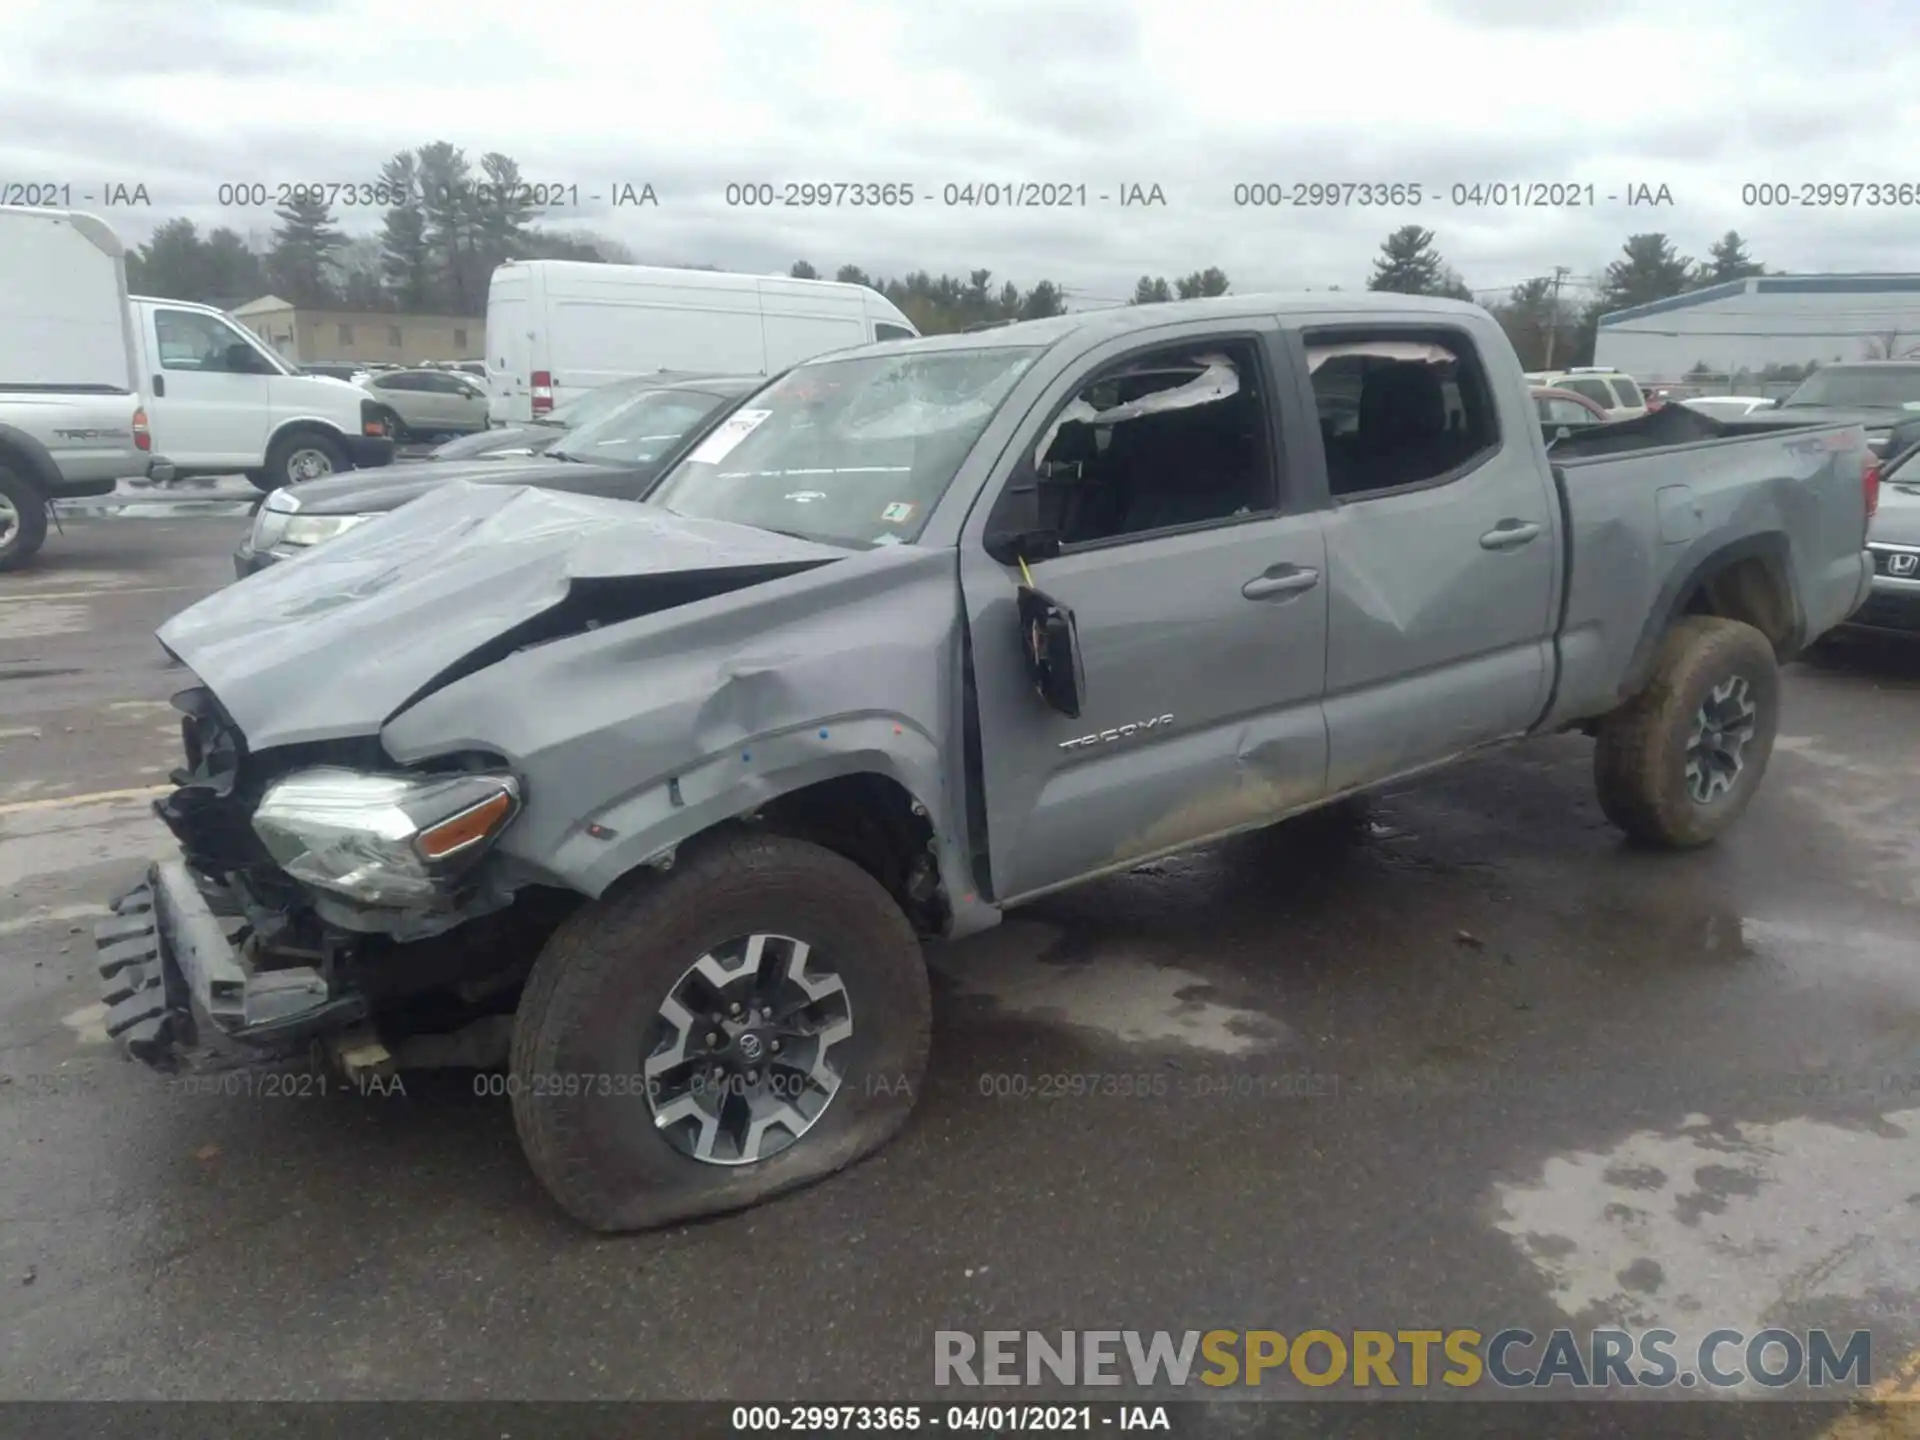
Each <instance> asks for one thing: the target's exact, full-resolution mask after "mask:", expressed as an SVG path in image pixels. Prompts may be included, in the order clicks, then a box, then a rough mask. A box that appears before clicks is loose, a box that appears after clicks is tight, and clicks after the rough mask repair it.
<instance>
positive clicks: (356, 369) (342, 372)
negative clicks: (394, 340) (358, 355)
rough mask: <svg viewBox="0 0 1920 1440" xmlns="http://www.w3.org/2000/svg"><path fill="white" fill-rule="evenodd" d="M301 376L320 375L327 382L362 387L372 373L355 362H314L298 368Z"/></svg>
mask: <svg viewBox="0 0 1920 1440" xmlns="http://www.w3.org/2000/svg"><path fill="white" fill-rule="evenodd" d="M300 373H301V374H302V375H322V376H325V377H326V378H327V379H329V380H345V381H346V382H347V383H348V384H349V385H363V384H365V383H366V380H367V377H368V376H370V375H371V374H373V371H372V370H370V369H368V368H367V366H365V365H363V364H361V363H360V362H359V361H357V360H352V361H348V360H316V361H313V362H311V363H309V364H306V365H302V366H301V367H300Z"/></svg>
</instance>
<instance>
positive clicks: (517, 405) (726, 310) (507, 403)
mask: <svg viewBox="0 0 1920 1440" xmlns="http://www.w3.org/2000/svg"><path fill="white" fill-rule="evenodd" d="M918 333H919V332H918V331H916V330H915V329H914V328H913V322H912V321H910V320H909V319H907V317H906V316H905V315H903V314H901V313H900V311H899V310H898V309H897V308H896V307H895V306H894V305H893V304H892V303H891V302H890V301H888V300H887V299H886V298H885V297H884V296H882V295H880V294H879V293H878V292H876V291H874V290H872V289H869V288H868V287H867V286H865V285H847V284H842V283H840V282H839V281H834V280H795V279H792V278H790V277H786V276H766V275H735V274H729V273H727V272H724V271H719V270H674V269H664V268H661V267H658V266H653V265H596V264H589V263H587V262H584V261H577V260H509V261H508V262H507V263H506V264H504V265H502V266H500V267H499V268H498V269H497V270H495V271H494V272H493V279H492V282H491V283H490V284H489V286H488V288H487V365H488V367H489V370H490V381H489V383H490V385H491V387H492V396H493V399H492V409H491V414H492V417H493V419H494V421H495V422H496V423H499V424H502V425H524V424H526V423H527V422H528V421H530V420H536V419H538V418H539V417H540V416H542V415H545V414H547V413H549V412H550V411H553V410H555V409H558V408H559V407H560V406H561V405H564V404H565V403H566V402H567V401H568V400H570V399H572V398H573V397H574V396H575V395H576V394H578V393H580V392H581V391H583V390H592V389H595V388H597V387H598V386H601V385H607V384H610V383H612V382H613V381H616V380H634V379H641V378H644V377H645V376H647V375H650V374H658V373H660V372H662V371H705V372H707V373H709V374H729V375H749V374H758V375H765V374H768V373H770V372H772V371H776V370H784V369H786V368H787V367H788V366H789V365H792V364H795V363H796V362H798V361H801V360H806V359H809V358H811V357H813V356H815V355H821V354H824V353H826V352H827V351H829V350H839V349H844V348H845V347H847V346H849V345H864V344H866V343H867V342H868V341H870V340H888V339H911V338H912V337H913V336H914V335H916V334H918Z"/></svg>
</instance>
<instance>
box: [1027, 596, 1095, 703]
mask: <svg viewBox="0 0 1920 1440" xmlns="http://www.w3.org/2000/svg"><path fill="white" fill-rule="evenodd" d="M1019 608H1020V634H1021V640H1022V649H1023V651H1024V653H1025V655H1026V660H1027V674H1028V675H1029V676H1030V677H1031V678H1032V680H1033V686H1034V689H1035V690H1037V691H1038V692H1039V694H1040V698H1041V699H1042V700H1044V701H1046V702H1047V704H1049V705H1050V706H1052V707H1053V708H1054V709H1055V710H1058V711H1059V712H1060V713H1061V714H1062V715H1066V716H1069V717H1073V718H1077V717H1078V716H1079V714H1080V702H1081V699H1082V697H1083V696H1084V695H1085V693H1086V688H1087V686H1086V668H1085V666H1084V664H1083V663H1082V661H1081V658H1080V633H1079V629H1078V627H1077V626H1075V624H1074V620H1073V612H1072V611H1071V610H1069V609H1067V607H1066V606H1064V605H1062V604H1060V603H1059V602H1058V601H1056V600H1055V599H1053V597H1052V596H1050V595H1047V594H1044V593H1043V592H1041V591H1039V590H1036V589H1034V588H1033V586H1031V585H1022V586H1021V587H1020V592H1019Z"/></svg>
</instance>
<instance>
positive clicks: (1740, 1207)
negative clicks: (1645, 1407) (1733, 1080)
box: [1495, 1110, 1920, 1355]
mask: <svg viewBox="0 0 1920 1440" xmlns="http://www.w3.org/2000/svg"><path fill="white" fill-rule="evenodd" d="M1916 1176H1920V1110H1901V1111H1896V1112H1893V1113H1890V1114H1887V1115H1884V1116H1881V1117H1880V1118H1879V1119H1878V1120H1877V1121H1872V1122H1867V1123H1864V1124H1862V1125H1860V1126H1857V1127H1849V1126H1845V1125H1837V1124H1832V1123H1829V1122H1826V1121H1821V1120H1811V1119H1805V1118H1797V1119H1792V1120H1785V1121H1781V1122H1779V1123H1777V1124H1757V1123H1756V1124H1748V1123H1743V1122H1740V1121H1733V1120H1720V1121H1716V1120H1713V1119H1710V1118H1709V1117H1707V1116H1705V1115H1690V1116H1687V1117H1686V1118H1685V1119H1684V1120H1683V1121H1682V1122H1681V1124H1680V1126H1679V1127H1678V1128H1676V1129H1674V1130H1671V1131H1657V1130H1643V1131H1640V1132H1638V1133H1637V1134H1633V1135H1630V1136H1628V1137H1627V1138H1626V1139H1625V1140H1622V1141H1621V1142H1620V1143H1619V1144H1618V1145H1616V1146H1614V1147H1613V1148H1612V1149H1611V1150H1607V1151H1605V1152H1574V1153H1570V1154H1566V1155H1560V1156H1555V1157H1554V1158H1552V1159H1550V1160H1548V1161H1547V1162H1546V1163H1545V1165H1544V1166H1542V1167H1541V1172H1540V1178H1539V1179H1538V1181H1536V1182H1535V1183H1533V1184H1530V1185H1502V1186H1500V1187H1498V1188H1497V1190H1496V1193H1495V1200H1496V1204H1497V1207H1498V1214H1499V1217H1500V1218H1499V1219H1498V1220H1497V1221H1496V1222H1495V1224H1496V1226H1497V1228H1498V1229H1499V1230H1501V1231H1502V1232H1503V1233H1505V1234H1506V1235H1507V1236H1508V1238H1509V1239H1511V1240H1512V1241H1513V1243H1514V1245H1515V1247H1516V1248H1517V1249H1518V1250H1519V1251H1520V1253H1521V1254H1523V1255H1524V1256H1525V1257H1526V1258H1527V1259H1528V1260H1529V1261H1530V1262H1531V1263H1532V1264H1533V1266H1534V1267H1535V1268H1536V1269H1537V1270H1538V1271H1539V1272H1540V1273H1541V1274H1542V1275H1543V1276H1544V1277H1545V1279H1546V1280H1547V1282H1548V1284H1549V1286H1550V1288H1551V1290H1552V1293H1553V1297H1554V1299H1555V1301H1556V1302H1557V1303H1558V1304H1559V1306H1560V1308H1561V1309H1562V1310H1564V1311H1565V1312H1566V1313H1567V1315H1568V1316H1569V1317H1582V1318H1595V1319H1596V1323H1613V1324H1619V1325H1624V1326H1629V1327H1633V1328H1649V1327H1664V1328H1666V1329H1670V1330H1673V1331H1674V1332H1676V1334H1677V1335H1678V1336H1679V1337H1680V1338H1679V1342H1678V1343H1677V1344H1676V1345H1675V1346H1674V1352H1675V1353H1676V1354H1678V1355H1687V1354H1691V1353H1695V1352H1697V1348H1698V1345H1699V1343H1700V1341H1701V1340H1702V1339H1703V1338H1704V1337H1705V1336H1706V1335H1707V1334H1709V1333H1711V1332H1712V1331H1714V1330H1717V1329H1722V1328H1725V1329H1736V1330H1744V1331H1746V1332H1748V1333H1749V1334H1752V1333H1753V1332H1755V1331H1758V1330H1761V1329H1764V1328H1766V1326H1767V1325H1768V1324H1769V1323H1774V1321H1775V1320H1776V1318H1777V1317H1779V1316H1780V1315H1782V1314H1786V1313H1794V1312H1801V1311H1803V1309H1804V1308H1805V1307H1812V1308H1813V1309H1815V1310H1821V1309H1824V1308H1831V1310H1832V1311H1833V1313H1837V1314H1846V1313H1856V1314H1857V1313H1859V1310H1860V1309H1861V1308H1863V1307H1865V1306H1868V1305H1870V1304H1872V1303H1873V1302H1874V1296H1875V1293H1876V1291H1879V1290H1881V1289H1882V1288H1883V1286H1884V1279H1885V1276H1886V1274H1887V1273H1888V1271H1889V1270H1892V1271H1894V1272H1896V1273H1898V1272H1900V1271H1902V1270H1905V1271H1906V1272H1907V1273H1908V1275H1909V1280H1908V1282H1907V1283H1908V1284H1911V1283H1912V1279H1911V1276H1912V1260H1913V1258H1914V1253H1916V1252H1920V1233H1915V1232H1916V1226H1915V1224H1914V1220H1915V1217H1916V1215H1917V1214H1920V1212H1917V1211H1916V1207H1915V1203H1914V1200H1913V1196H1914V1194H1915V1192H1916V1189H1920V1180H1916ZM1890 1262H1891V1263H1890Z"/></svg>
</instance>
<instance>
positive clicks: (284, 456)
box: [247, 430, 353, 490]
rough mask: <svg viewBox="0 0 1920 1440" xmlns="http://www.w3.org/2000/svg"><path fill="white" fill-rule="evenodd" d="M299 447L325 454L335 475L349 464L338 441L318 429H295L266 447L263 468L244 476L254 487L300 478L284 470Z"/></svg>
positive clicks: (279, 485)
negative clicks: (265, 458) (264, 465)
mask: <svg viewBox="0 0 1920 1440" xmlns="http://www.w3.org/2000/svg"><path fill="white" fill-rule="evenodd" d="M302 450H318V451H320V452H321V453H322V454H323V455H325V456H326V457H327V463H328V464H330V465H331V466H332V467H333V469H332V472H331V473H332V474H335V475H339V474H341V473H343V472H344V471H347V470H351V469H352V468H353V465H352V463H351V462H350V461H349V460H348V459H347V452H346V451H345V450H343V449H341V447H340V442H339V441H338V440H335V439H334V438H333V437H332V436H331V435H328V434H327V433H326V432H325V431H322V430H295V431H292V432H290V433H289V434H286V435H282V436H281V437H280V438H279V439H278V440H276V441H274V442H273V444H272V445H271V446H270V447H268V450H267V463H266V468H265V469H263V470H260V471H257V472H252V471H250V472H248V474H247V478H248V479H249V480H251V481H252V482H253V484H254V488H255V489H257V490H279V489H282V488H283V487H285V486H288V485H297V484H299V483H300V482H299V481H298V480H297V479H296V478H295V477H294V476H292V475H290V474H289V473H288V471H287V467H288V464H289V462H291V460H292V459H293V457H294V456H295V455H296V454H297V453H299V452H300V451H302Z"/></svg>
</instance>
